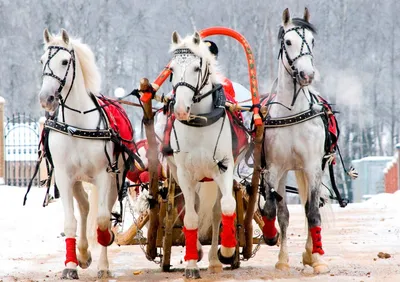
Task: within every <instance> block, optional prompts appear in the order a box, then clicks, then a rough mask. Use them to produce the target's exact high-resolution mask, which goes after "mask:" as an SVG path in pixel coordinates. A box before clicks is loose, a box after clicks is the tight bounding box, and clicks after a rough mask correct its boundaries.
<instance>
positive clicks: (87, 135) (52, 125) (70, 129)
mask: <svg viewBox="0 0 400 282" xmlns="http://www.w3.org/2000/svg"><path fill="white" fill-rule="evenodd" d="M44 127H45V128H48V129H51V130H54V131H57V132H60V133H63V134H65V135H69V136H73V137H77V138H83V139H96V140H99V139H100V140H111V131H110V130H109V129H84V128H80V127H74V126H71V125H68V124H65V123H62V122H59V121H55V120H50V119H47V120H46V122H45V123H44Z"/></svg>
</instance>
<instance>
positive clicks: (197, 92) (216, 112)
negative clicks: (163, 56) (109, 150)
mask: <svg viewBox="0 0 400 282" xmlns="http://www.w3.org/2000/svg"><path fill="white" fill-rule="evenodd" d="M173 59H174V60H175V62H176V63H177V64H178V65H179V66H181V67H183V69H184V71H183V74H184V73H185V71H186V67H187V66H188V65H190V64H191V63H192V62H194V61H197V60H198V61H199V72H198V77H197V84H196V86H193V85H191V84H189V83H187V82H186V81H184V80H183V75H182V77H181V81H180V82H178V83H176V84H175V85H173V93H176V90H177V89H178V87H181V86H184V87H187V88H189V89H190V90H192V91H193V93H194V95H193V98H192V101H193V103H199V102H200V101H201V100H203V99H204V98H206V97H208V96H210V95H212V96H213V104H214V107H213V110H212V111H211V112H209V113H206V114H199V115H196V116H195V117H193V118H191V119H190V120H188V121H179V122H181V123H183V124H185V125H187V126H192V127H204V126H209V125H211V124H214V123H215V122H217V121H218V120H220V119H221V118H222V119H223V120H222V124H221V128H220V130H219V133H218V138H217V142H216V144H215V147H214V153H213V160H214V162H215V163H216V164H217V166H218V168H219V170H220V172H221V173H222V172H225V171H226V170H227V166H226V164H225V162H226V158H225V157H224V158H223V159H222V160H218V159H216V158H215V154H216V150H217V147H218V143H219V139H220V136H221V133H222V130H223V127H224V124H225V118H226V115H227V114H226V110H225V101H226V98H225V95H224V92H223V89H222V85H220V84H217V85H213V87H212V89H211V90H210V91H207V92H206V93H201V91H202V90H203V88H204V87H205V86H206V85H207V84H208V83H209V77H210V74H211V73H210V69H209V63H207V64H206V66H205V70H204V74H203V72H202V66H203V58H201V57H199V56H197V55H196V54H194V53H193V52H192V51H191V50H190V49H189V48H179V49H176V50H175V51H174V53H173ZM174 104H175V95H174V96H173V98H172V100H171V101H170V104H169V105H168V107H169V110H170V112H172V106H173V105H174ZM167 125H168V123H167ZM172 129H173V131H174V135H175V140H176V145H177V150H176V151H175V152H173V151H172V149H171V148H170V147H169V148H168V147H164V148H163V152H165V153H167V154H172V153H179V152H180V147H179V141H178V138H177V134H176V131H175V126H174V122H173V123H172ZM168 139H169V137H168ZM164 144H165V142H164ZM167 146H169V144H168V145H167Z"/></svg>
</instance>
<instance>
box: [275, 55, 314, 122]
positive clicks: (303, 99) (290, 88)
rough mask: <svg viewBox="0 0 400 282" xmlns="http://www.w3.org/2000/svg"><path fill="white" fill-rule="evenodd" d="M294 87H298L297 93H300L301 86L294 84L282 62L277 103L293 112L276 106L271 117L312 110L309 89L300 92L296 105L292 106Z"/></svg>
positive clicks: (305, 88)
mask: <svg viewBox="0 0 400 282" xmlns="http://www.w3.org/2000/svg"><path fill="white" fill-rule="evenodd" d="M294 87H296V92H297V91H299V89H300V85H299V84H298V83H296V85H295V84H294V83H293V78H292V76H291V75H290V74H289V73H288V72H287V71H286V69H285V66H284V65H283V63H282V62H281V63H280V64H279V75H278V86H277V94H276V98H275V101H276V102H279V103H281V104H283V105H284V106H286V107H288V108H290V109H291V110H289V109H286V108H285V107H283V106H281V105H279V104H276V105H274V106H273V107H271V111H270V113H271V116H273V117H279V116H288V115H294V114H296V113H299V112H302V111H305V110H307V109H309V108H310V102H309V99H310V93H309V91H308V87H304V88H303V90H304V93H303V90H300V92H299V93H298V95H297V98H296V101H295V103H294V105H293V106H291V104H292V100H293V95H294Z"/></svg>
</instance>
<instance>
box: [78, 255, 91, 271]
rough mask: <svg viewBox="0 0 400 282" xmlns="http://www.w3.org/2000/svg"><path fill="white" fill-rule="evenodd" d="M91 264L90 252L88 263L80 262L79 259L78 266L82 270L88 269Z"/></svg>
mask: <svg viewBox="0 0 400 282" xmlns="http://www.w3.org/2000/svg"><path fill="white" fill-rule="evenodd" d="M91 264H92V255H91V254H90V252H88V258H87V259H86V261H83V260H80V259H79V258H78V265H79V266H80V268H82V269H86V268H88V267H89V266H90V265H91Z"/></svg>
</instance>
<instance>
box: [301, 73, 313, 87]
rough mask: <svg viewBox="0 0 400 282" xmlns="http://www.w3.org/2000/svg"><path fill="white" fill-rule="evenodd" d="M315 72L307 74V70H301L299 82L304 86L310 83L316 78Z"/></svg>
mask: <svg viewBox="0 0 400 282" xmlns="http://www.w3.org/2000/svg"><path fill="white" fill-rule="evenodd" d="M314 74H315V73H314V72H312V73H309V74H307V73H306V72H304V71H301V72H300V73H299V76H298V79H299V83H300V84H301V85H303V86H307V85H310V84H311V83H312V82H313V80H314Z"/></svg>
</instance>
